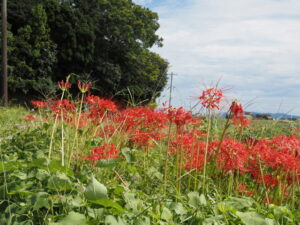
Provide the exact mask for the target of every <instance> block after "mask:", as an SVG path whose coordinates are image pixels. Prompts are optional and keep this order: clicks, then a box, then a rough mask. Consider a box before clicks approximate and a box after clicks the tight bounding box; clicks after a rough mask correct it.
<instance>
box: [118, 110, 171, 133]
mask: <svg viewBox="0 0 300 225" xmlns="http://www.w3.org/2000/svg"><path fill="white" fill-rule="evenodd" d="M166 121H167V118H166V115H165V114H164V113H163V112H155V111H152V110H150V109H147V108H140V107H137V108H129V109H126V110H123V111H121V112H120V115H119V117H117V118H115V122H116V123H120V124H122V129H123V130H125V131H126V132H128V133H130V132H133V131H135V130H137V129H143V130H146V131H148V130H149V131H154V130H159V129H161V128H164V127H165V125H166Z"/></svg>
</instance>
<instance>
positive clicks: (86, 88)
mask: <svg viewBox="0 0 300 225" xmlns="http://www.w3.org/2000/svg"><path fill="white" fill-rule="evenodd" d="M77 85H78V89H79V90H80V92H81V93H86V92H88V91H89V90H90V89H91V88H92V82H88V83H81V81H78V84H77Z"/></svg>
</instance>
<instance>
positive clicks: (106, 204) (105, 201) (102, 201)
mask: <svg viewBox="0 0 300 225" xmlns="http://www.w3.org/2000/svg"><path fill="white" fill-rule="evenodd" d="M90 202H91V203H94V204H96V205H101V206H104V207H106V208H108V207H111V208H115V209H117V210H118V211H119V212H123V211H124V209H123V208H122V206H120V205H119V204H118V203H116V202H115V201H113V200H111V199H108V198H103V199H98V200H90Z"/></svg>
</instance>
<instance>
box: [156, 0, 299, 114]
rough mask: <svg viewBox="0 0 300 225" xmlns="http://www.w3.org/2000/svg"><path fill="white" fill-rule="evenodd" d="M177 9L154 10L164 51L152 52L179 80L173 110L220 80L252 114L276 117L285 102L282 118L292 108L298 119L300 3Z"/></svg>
mask: <svg viewBox="0 0 300 225" xmlns="http://www.w3.org/2000/svg"><path fill="white" fill-rule="evenodd" d="M155 2H156V1H155V0H154V1H153V3H155ZM172 2H174V4H171V3H172ZM183 2H186V3H187V4H183ZM156 3H157V2H156ZM175 3H176V4H175ZM178 4H179V2H178V1H171V0H165V1H164V2H162V3H160V4H157V5H156V7H154V8H153V10H154V11H157V12H158V13H159V15H160V17H161V19H160V25H161V28H160V30H159V34H160V35H161V36H162V37H163V38H164V47H163V48H160V49H157V48H155V49H154V50H155V51H157V52H158V53H159V54H161V55H162V57H164V58H167V59H168V60H169V62H170V64H171V66H172V68H171V71H174V72H175V73H177V74H178V76H177V77H175V78H174V84H175V87H176V90H175V91H174V104H178V105H179V104H181V103H186V102H187V101H189V100H191V98H190V96H193V95H199V94H200V91H199V90H200V89H201V88H203V83H207V84H211V83H214V82H217V81H218V80H219V79H220V78H221V82H220V86H224V87H230V88H231V90H230V91H229V93H228V95H229V96H230V95H231V96H232V94H234V97H235V98H239V99H241V100H242V103H244V104H246V103H247V102H249V101H253V104H252V105H251V106H249V110H257V111H265V112H276V111H277V110H278V107H279V105H280V102H282V110H281V111H282V112H285V109H288V110H290V108H293V111H292V113H295V114H299V115H300V104H298V105H296V104H295V103H300V102H299V100H298V99H300V88H299V86H300V63H299V59H300V38H299V37H300V1H299V0H281V1H280V0H277V1H275V0H264V1H262V0H209V1H207V0H187V1H183V0H182V1H181V7H178ZM230 93H232V94H230ZM166 94H167V93H165V95H166ZM232 97H233V96H232Z"/></svg>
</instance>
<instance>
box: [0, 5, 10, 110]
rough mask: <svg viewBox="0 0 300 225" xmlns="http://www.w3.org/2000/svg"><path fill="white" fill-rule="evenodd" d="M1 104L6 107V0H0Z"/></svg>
mask: <svg viewBox="0 0 300 225" xmlns="http://www.w3.org/2000/svg"><path fill="white" fill-rule="evenodd" d="M1 103H2V105H3V106H7V105H8V91H7V0H2V76H1Z"/></svg>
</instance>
